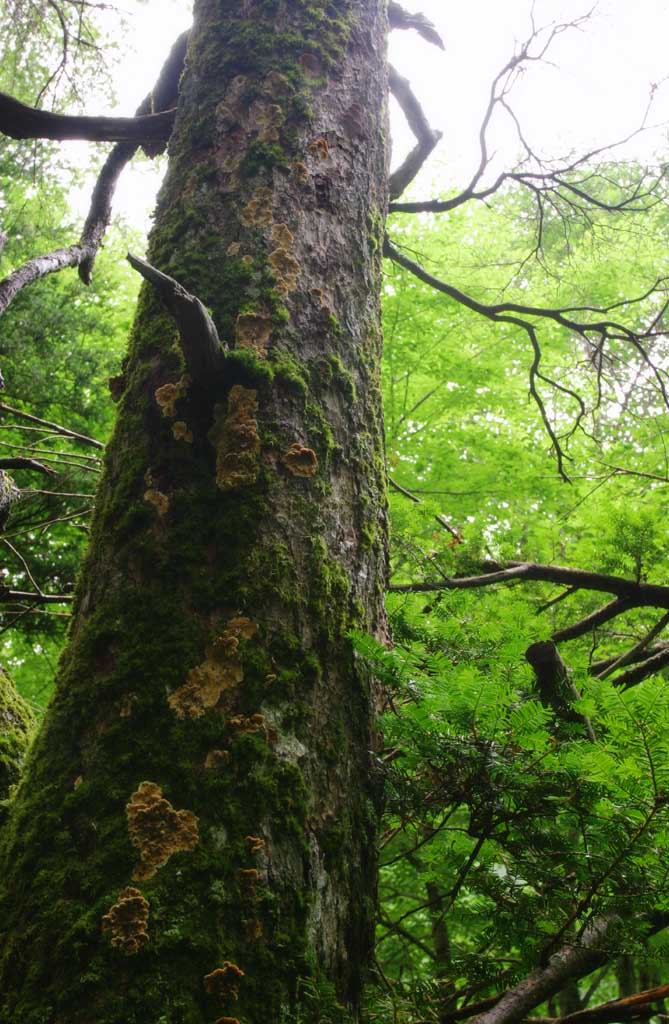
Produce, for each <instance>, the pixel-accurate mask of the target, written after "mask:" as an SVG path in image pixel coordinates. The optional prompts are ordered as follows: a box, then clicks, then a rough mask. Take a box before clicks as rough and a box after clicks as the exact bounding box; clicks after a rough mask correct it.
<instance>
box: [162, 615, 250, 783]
mask: <svg viewBox="0 0 669 1024" xmlns="http://www.w3.org/2000/svg"><path fill="white" fill-rule="evenodd" d="M257 630H258V627H257V625H256V624H255V622H252V621H251V619H249V618H247V617H246V616H244V615H237V616H235V617H234V618H232V619H230V620H229V621H228V623H227V624H226V627H225V629H224V631H223V633H222V634H221V636H218V637H216V639H215V640H214V641H213V643H212V644H210V645H209V647H208V648H207V651H206V655H207V656H206V659H205V660H204V661H203V662H202V664H201V665H196V666H195V668H192V669H191V670H190V672H189V673H188V677H187V678H186V682H185V683H184V684H183V686H180V687H179V689H178V690H175V691H174V693H172V694H170V696H169V697H168V698H167V702H168V704H169V705H170V707H171V708H172V709H173V710H174V711H175V712H176V714H177V715H178V716H179V718H198V717H199V716H200V715H202V714H203V713H204V712H205V711H206V710H207V708H213V707H215V706H216V704H218V702H219V700H220V699H221V694H222V693H223V692H224V691H225V690H230V689H232V688H233V687H234V686H237V685H238V684H239V683H241V681H242V680H243V678H244V670H243V668H242V663H241V660H240V658H239V653H238V648H239V641H240V639H243V640H250V639H251V638H252V637H253V636H255V634H256V632H257ZM205 766H207V765H206V762H205Z"/></svg>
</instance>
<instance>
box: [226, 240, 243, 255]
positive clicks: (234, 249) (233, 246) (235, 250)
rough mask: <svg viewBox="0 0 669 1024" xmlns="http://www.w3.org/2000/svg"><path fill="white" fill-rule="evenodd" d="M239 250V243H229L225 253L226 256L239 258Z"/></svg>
mask: <svg viewBox="0 0 669 1024" xmlns="http://www.w3.org/2000/svg"><path fill="white" fill-rule="evenodd" d="M241 248H242V246H241V242H230V245H229V246H228V248H227V249H226V253H227V254H228V256H239V253H240V251H241Z"/></svg>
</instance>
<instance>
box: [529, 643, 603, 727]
mask: <svg viewBox="0 0 669 1024" xmlns="http://www.w3.org/2000/svg"><path fill="white" fill-rule="evenodd" d="M525 658H526V659H527V661H528V662H529V664H530V665H531V666H532V668H533V669H534V675H535V678H536V683H537V688H538V691H539V697H540V699H541V703H542V704H543V705H544V707H548V708H551V709H552V710H553V711H554V712H555V714H556V715H557V716H558V718H561V719H563V720H564V721H565V722H581V724H582V725H584V726H585V730H586V732H587V734H588V738H589V739H590V742H591V743H596V742H597V740H596V737H595V733H594V730H593V728H592V723H591V722H590V719H589V718H588V717H587V716H586V715H581V714H580V713H579V712H578V711H575V710H574V708H573V707H572V704H573V702H574V701H576V700H580V699H581V695H580V693H579V692H578V690H577V689H576V687H575V686H574V684H573V682H572V680H571V678H570V676H569V669H568V668H567V666H566V665H565V663H564V661H563V660H562V658H561V657H560V652H559V651H558V649H557V647H556V646H555V644H554V643H553V642H552V641H551V640H540V641H539V642H538V643H534V644H530V646H529V647H528V648H527V650H526V651H525Z"/></svg>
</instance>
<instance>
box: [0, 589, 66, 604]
mask: <svg viewBox="0 0 669 1024" xmlns="http://www.w3.org/2000/svg"><path fill="white" fill-rule="evenodd" d="M9 601H20V602H21V603H22V604H70V603H71V601H72V595H71V594H41V593H35V592H33V591H30V590H11V589H10V588H9V587H0V602H9Z"/></svg>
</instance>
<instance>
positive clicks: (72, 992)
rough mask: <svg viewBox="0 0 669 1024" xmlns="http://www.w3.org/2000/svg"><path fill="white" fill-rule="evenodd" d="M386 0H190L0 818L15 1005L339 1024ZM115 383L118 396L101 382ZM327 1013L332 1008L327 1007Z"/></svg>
mask: <svg viewBox="0 0 669 1024" xmlns="http://www.w3.org/2000/svg"><path fill="white" fill-rule="evenodd" d="M385 32H386V20H385V3H384V2H383V0H290V2H288V0H234V2H232V0H196V4H195V20H194V29H193V32H192V37H191V42H190V48H189V53H188V57H187V67H186V71H185V74H184V77H183V80H182V89H181V96H180V104H179V112H178V116H177V123H176V126H175V132H174V135H173V137H172V140H171V143H170V164H169V170H168V175H167V179H166V181H165V184H164V187H163V189H162V192H161V196H160V198H159V202H158V210H157V214H156V222H155V228H154V231H153V234H152V238H151V242H150V249H149V257H148V258H149V260H150V262H151V263H152V264H154V265H156V266H157V267H159V268H160V269H161V270H162V271H165V272H166V273H168V274H170V275H172V276H173V277H174V278H176V279H177V280H178V281H180V282H181V284H183V285H184V286H185V287H186V288H187V289H189V291H191V292H193V293H194V294H196V295H197V296H198V297H199V298H200V299H201V300H202V301H203V303H204V304H205V305H206V306H207V307H208V309H209V310H210V311H211V313H212V316H213V319H214V321H215V323H216V325H217V328H218V332H219V335H220V337H221V340H222V342H223V343H224V345H225V346H227V354H226V356H225V359H224V360H223V367H222V371H221V372H220V374H219V373H217V372H212V373H209V374H203V375H201V376H200V377H199V378H197V377H195V378H193V377H192V376H190V377H189V375H188V374H187V373H186V372H185V366H184V361H183V356H182V353H181V349H180V347H179V341H178V334H177V331H176V328H175V326H174V323H173V321H172V320H171V319H170V317H169V316H168V315H167V313H166V312H165V311H164V309H163V307H162V306H161V305H160V302H159V300H158V299H157V298H156V296H155V294H154V293H153V292H151V291H150V290H148V288H147V287H146V286H145V288H144V289H143V291H142V294H141V297H140V301H139V307H138V311H137V316H136V321H135V325H134V329H133V332H132V337H131V343H130V351H129V356H128V359H127V362H126V366H125V370H124V377H123V380H122V381H121V382H120V385H121V386H122V387H123V389H124V390H123V395H122V398H121V402H120V406H119V416H118V422H117V426H116V431H115V434H114V437H113V439H112V441H111V443H110V445H109V449H108V453H107V469H106V474H105V478H104V481H103V483H102V486H101V490H100V493H99V496H98V511H97V515H96V519H95V523H94V527H93V532H92V538H91V547H90V550H89V554H88V557H87V561H86V564H85V566H84V569H83V572H82V576H81V579H80V581H79V585H78V592H77V600H76V608H75V614H74V620H73V626H72V630H71V636H70V642H69V646H68V648H67V650H66V652H65V654H64V656H63V659H62V664H61V671H60V678H59V683H58V687H57V694H56V697H55V699H54V702H53V705H52V707H51V708H50V711H49V713H48V716H47V720H46V723H45V726H44V728H43V729H42V731H41V733H40V736H39V737H38V740H37V741H36V745H35V747H34V750H33V753H32V757H31V760H30V763H29V765H28V768H27V771H26V776H25V779H24V782H23V784H22V786H21V788H20V791H19V794H18V797H17V799H16V801H15V806H14V810H13V815H12V817H11V819H10V823H9V825H8V826H7V829H6V832H5V836H6V841H5V845H6V851H5V859H4V875H3V878H4V879H5V880H6V886H5V894H4V899H3V902H2V907H1V916H0V920H1V921H2V926H1V927H2V929H3V932H4V934H3V937H2V938H3V954H2V976H1V979H0V992H1V993H2V996H1V997H0V1004H2V1006H3V1008H4V1015H2V1017H1V1019H2V1021H3V1022H7V1024H9V1022H10V1021H11V1022H12V1024H93V1022H95V1024H120V1022H124V1024H158V1022H160V1024H213V1022H214V1021H216V1020H219V1019H223V1020H234V1019H237V1018H238V1019H240V1020H241V1021H243V1022H247V1024H254V1022H260V1021H262V1022H263V1024H274V1022H277V1021H284V1020H285V1021H289V1020H293V1019H297V1018H296V1017H295V1013H296V1010H295V1006H296V1001H297V1002H300V1001H301V1005H302V1011H301V1012H302V1014H303V1015H302V1016H300V1017H299V1019H300V1020H304V1021H309V1020H314V1021H315V1020H322V1019H328V1020H330V1019H332V1020H335V1019H342V1020H344V1019H349V1018H348V1016H346V1015H345V1014H343V1012H342V1016H341V1018H340V1017H338V1016H336V1014H337V1013H338V1012H339V1011H336V1010H335V1004H336V1002H337V1001H340V1002H342V1003H344V1004H346V1005H347V1006H348V1007H349V1009H350V1012H351V1015H352V1017H353V1019H355V1017H356V1011H355V1007H356V1005H357V1003H358V1000H359V996H360V990H361V984H362V980H363V976H364V971H365V966H366V963H367V961H368V957H369V952H370V946H371V941H372V920H373V909H374V898H375V855H374V847H375V842H374V841H375V829H376V816H377V810H378V800H377V788H376V783H375V781H374V779H373V777H372V774H371V759H370V755H369V751H370V749H371V747H372V724H373V723H372V703H373V701H372V693H371V683H370V679H369V678H368V676H367V674H366V671H365V669H364V668H363V667H361V666H360V665H359V664H358V663H357V662H356V660H355V658H354V656H353V654H352V652H351V649H350V644H349V642H348V640H347V632H348V631H349V630H350V629H352V628H356V629H361V630H367V631H371V632H375V633H377V634H382V633H383V629H384V621H383V610H382V599H383V591H384V583H385V559H386V554H385V551H386V514H385V498H384V462H383V437H382V420H381V401H380V392H379V357H380V348H381V341H380V330H379V290H380V289H379V280H380V243H381V238H382V231H383V221H384V217H385V204H386V148H385V146H386V143H385V138H386V135H385V101H386V82H385V74H386V72H385ZM116 383H117V388H118V385H119V382H116ZM327 1014H330V1016H327Z"/></svg>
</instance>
